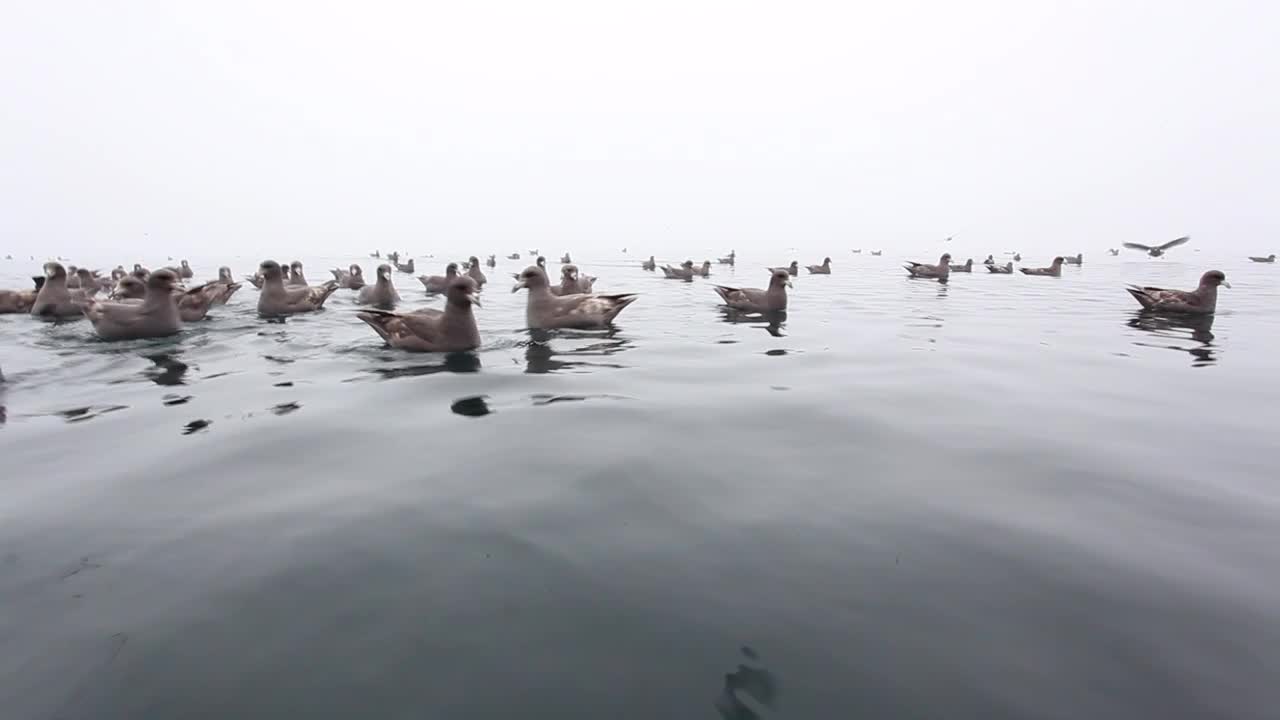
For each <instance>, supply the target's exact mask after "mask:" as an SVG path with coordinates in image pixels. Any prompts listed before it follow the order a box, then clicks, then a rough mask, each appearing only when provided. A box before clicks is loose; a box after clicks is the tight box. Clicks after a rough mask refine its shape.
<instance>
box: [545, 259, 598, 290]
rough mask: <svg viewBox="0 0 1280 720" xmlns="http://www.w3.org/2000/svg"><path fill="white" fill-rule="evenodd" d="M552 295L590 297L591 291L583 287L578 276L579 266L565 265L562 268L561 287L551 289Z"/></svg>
mask: <svg viewBox="0 0 1280 720" xmlns="http://www.w3.org/2000/svg"><path fill="white" fill-rule="evenodd" d="M551 294H552V295H589V294H591V290H590V289H589V288H586V287H583V283H582V279H581V278H580V277H579V275H578V266H577V265H572V264H570V265H565V266H564V267H562V268H560V285H559V286H556V287H552V288H551Z"/></svg>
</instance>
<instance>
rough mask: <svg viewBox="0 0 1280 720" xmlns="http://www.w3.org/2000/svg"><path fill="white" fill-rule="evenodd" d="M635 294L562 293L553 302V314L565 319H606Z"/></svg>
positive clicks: (632, 298)
mask: <svg viewBox="0 0 1280 720" xmlns="http://www.w3.org/2000/svg"><path fill="white" fill-rule="evenodd" d="M635 297H636V296H635V295H582V294H578V295H562V296H560V297H557V298H555V302H554V303H552V306H551V307H552V310H553V314H554V316H555V317H556V318H561V319H564V320H581V321H587V320H592V319H605V318H608V317H610V316H611V315H613V314H615V311H616V310H618V309H619V308H618V306H619V305H626V304H627V303H630V302H631V301H632V300H634V299H635Z"/></svg>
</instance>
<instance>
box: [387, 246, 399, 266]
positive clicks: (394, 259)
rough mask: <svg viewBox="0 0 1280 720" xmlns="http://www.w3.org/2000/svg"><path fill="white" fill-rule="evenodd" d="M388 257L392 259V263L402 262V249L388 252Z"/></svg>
mask: <svg viewBox="0 0 1280 720" xmlns="http://www.w3.org/2000/svg"><path fill="white" fill-rule="evenodd" d="M387 259H388V260H390V261H391V264H392V265H395V264H396V263H398V262H400V251H399V250H397V251H395V252H390V253H387Z"/></svg>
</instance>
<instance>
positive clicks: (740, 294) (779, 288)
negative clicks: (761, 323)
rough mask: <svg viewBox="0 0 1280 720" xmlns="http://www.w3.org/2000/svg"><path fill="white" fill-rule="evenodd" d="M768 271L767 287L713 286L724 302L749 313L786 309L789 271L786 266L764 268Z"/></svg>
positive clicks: (789, 283)
mask: <svg viewBox="0 0 1280 720" xmlns="http://www.w3.org/2000/svg"><path fill="white" fill-rule="evenodd" d="M766 269H767V270H768V271H769V289H768V290H760V289H757V288H732V287H726V286H724V285H715V286H713V287H714V289H715V291H716V294H717V295H719V296H720V299H721V300H724V304H725V305H728V306H729V307H731V308H733V309H734V310H740V311H742V312H750V313H770V312H779V311H782V310H786V309H787V288H789V287H791V273H789V272H787V269H786V268H766Z"/></svg>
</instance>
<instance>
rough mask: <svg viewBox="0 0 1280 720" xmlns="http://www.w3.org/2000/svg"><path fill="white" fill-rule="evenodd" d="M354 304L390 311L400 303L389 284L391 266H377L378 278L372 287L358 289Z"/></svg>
mask: <svg viewBox="0 0 1280 720" xmlns="http://www.w3.org/2000/svg"><path fill="white" fill-rule="evenodd" d="M356 302H358V303H360V304H361V305H372V306H374V307H378V308H382V309H384V310H392V309H394V308H395V306H396V304H397V303H399V302H400V293H398V292H396V288H395V286H394V285H392V284H391V266H390V265H387V264H386V263H383V264H381V265H379V266H378V278H377V280H375V281H374V283H373V284H372V285H365V286H364V287H362V288H360V294H359V295H358V296H356Z"/></svg>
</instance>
